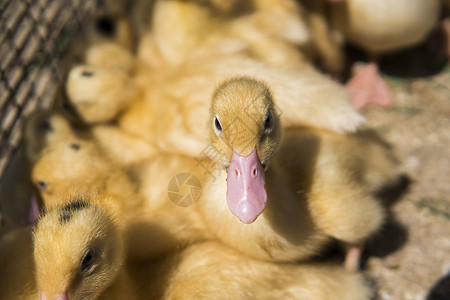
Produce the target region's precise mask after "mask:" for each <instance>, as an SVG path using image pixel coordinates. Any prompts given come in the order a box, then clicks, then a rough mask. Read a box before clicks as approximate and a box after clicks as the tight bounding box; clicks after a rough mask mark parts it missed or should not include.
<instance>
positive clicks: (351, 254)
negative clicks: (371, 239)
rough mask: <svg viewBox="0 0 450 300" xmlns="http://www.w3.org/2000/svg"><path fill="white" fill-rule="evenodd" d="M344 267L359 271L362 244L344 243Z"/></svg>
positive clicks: (351, 270) (348, 269) (350, 270)
mask: <svg viewBox="0 0 450 300" xmlns="http://www.w3.org/2000/svg"><path fill="white" fill-rule="evenodd" d="M344 248H345V261H344V268H345V269H346V270H347V271H349V272H357V271H359V266H360V262H361V255H362V251H363V249H364V244H363V243H360V244H346V245H345V246H344Z"/></svg>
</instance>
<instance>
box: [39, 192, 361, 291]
mask: <svg viewBox="0 0 450 300" xmlns="http://www.w3.org/2000/svg"><path fill="white" fill-rule="evenodd" d="M148 243H151V244H153V245H155V244H157V243H158V240H150V241H148ZM126 247H127V245H126V244H125V243H124V239H123V237H122V235H121V229H120V226H119V225H117V220H116V218H115V217H114V216H111V215H108V214H107V213H106V212H105V211H102V210H101V209H100V208H98V207H96V206H94V205H91V204H89V203H87V202H83V200H82V199H78V200H75V201H70V202H69V203H68V204H67V205H65V206H63V207H57V208H54V209H52V210H50V211H49V212H48V213H47V214H46V215H44V216H43V217H42V218H41V220H40V221H39V223H38V225H37V227H36V229H35V230H34V261H35V264H36V279H37V286H38V289H39V292H40V294H41V299H60V298H61V299H148V298H151V299H185V298H195V299H211V298H214V299H253V298H258V299H274V298H275V297H282V298H283V299H369V297H370V290H369V289H368V288H367V286H365V284H364V282H363V279H362V277H361V276H360V275H358V274H349V273H346V272H345V271H343V270H341V269H338V268H333V267H329V266H328V267H327V266H325V265H317V264H313V263H312V264H305V265H277V264H272V263H268V262H262V261H259V260H255V259H251V258H248V257H246V256H244V255H242V254H239V253H238V252H236V251H234V250H232V249H229V248H227V247H226V246H224V245H222V244H220V243H218V242H205V243H200V244H194V245H192V246H190V247H188V248H187V249H185V250H179V251H175V252H172V253H169V254H168V255H166V256H165V257H163V258H162V259H159V260H156V261H147V262H146V263H142V262H141V263H139V264H133V263H129V262H126V256H125V251H126ZM58 297H60V298H58Z"/></svg>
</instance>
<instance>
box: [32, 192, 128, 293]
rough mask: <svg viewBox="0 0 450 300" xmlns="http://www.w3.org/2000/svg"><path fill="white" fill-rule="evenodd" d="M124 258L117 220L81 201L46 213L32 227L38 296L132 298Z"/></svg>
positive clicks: (123, 247)
mask: <svg viewBox="0 0 450 300" xmlns="http://www.w3.org/2000/svg"><path fill="white" fill-rule="evenodd" d="M124 260H125V245H124V242H123V236H122V234H121V232H120V226H119V225H118V224H117V221H115V219H114V217H110V216H109V215H107V214H105V213H104V212H103V211H102V210H100V209H98V208H97V207H95V206H92V205H91V204H89V203H88V202H84V201H83V200H82V199H80V200H75V201H71V202H69V203H68V204H66V205H65V206H61V207H57V208H55V209H52V210H50V211H48V212H47V213H46V214H45V215H44V216H43V217H42V218H41V219H40V220H39V222H38V225H37V227H36V228H35V230H34V262H35V268H36V283H37V287H38V290H39V293H40V295H41V299H47V300H50V299H136V296H135V295H134V294H133V291H132V283H131V282H130V280H129V278H128V276H127V274H126V273H125V272H121V270H122V268H123V263H124Z"/></svg>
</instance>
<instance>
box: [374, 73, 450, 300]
mask: <svg viewBox="0 0 450 300" xmlns="http://www.w3.org/2000/svg"><path fill="white" fill-rule="evenodd" d="M388 81H389V83H390V85H391V86H392V87H393V90H394V93H395V104H394V106H393V107H390V108H378V107H372V108H369V109H367V111H366V112H365V115H366V117H367V118H368V120H369V124H370V126H372V127H374V128H375V129H376V130H377V131H378V132H380V133H381V134H382V135H383V136H384V137H385V138H386V139H387V140H388V141H389V142H390V143H391V144H392V145H393V146H394V148H395V151H396V153H397V155H398V157H399V158H400V159H401V161H402V163H403V167H404V170H405V172H406V173H407V174H408V176H409V177H410V179H411V183H410V185H409V188H408V191H407V193H406V194H404V195H403V196H402V197H401V198H400V199H399V200H398V201H397V202H396V203H393V204H392V207H391V209H392V215H393V221H392V222H390V223H389V225H387V226H386V229H385V230H384V232H383V233H382V234H380V236H379V239H377V241H374V242H373V243H372V248H374V249H372V253H371V254H372V255H373V256H371V257H369V259H368V261H367V265H366V270H365V272H366V273H367V274H368V275H369V276H370V277H371V278H373V279H375V281H376V284H377V286H378V290H379V291H378V298H379V299H433V300H435V299H450V67H449V66H446V67H444V68H443V69H442V70H440V71H439V72H438V73H436V74H434V75H431V76H423V77H419V78H415V79H405V78H399V77H393V76H390V77H389V76H388ZM383 243H384V244H387V247H384V248H386V249H384V250H380V249H379V248H383V247H380V245H381V244H383ZM369 252H370V251H369Z"/></svg>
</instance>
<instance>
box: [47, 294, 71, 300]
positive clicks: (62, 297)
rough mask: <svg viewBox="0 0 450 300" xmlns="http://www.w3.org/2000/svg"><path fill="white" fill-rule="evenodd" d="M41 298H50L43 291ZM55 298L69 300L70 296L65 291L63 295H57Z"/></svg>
mask: <svg viewBox="0 0 450 300" xmlns="http://www.w3.org/2000/svg"><path fill="white" fill-rule="evenodd" d="M41 300H49V299H48V298H47V297H45V296H44V294H42V293H41ZM55 300H69V297H68V296H67V293H66V292H64V293H63V294H62V295H60V296H58V297H56V299H55Z"/></svg>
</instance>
